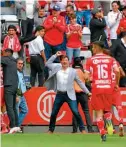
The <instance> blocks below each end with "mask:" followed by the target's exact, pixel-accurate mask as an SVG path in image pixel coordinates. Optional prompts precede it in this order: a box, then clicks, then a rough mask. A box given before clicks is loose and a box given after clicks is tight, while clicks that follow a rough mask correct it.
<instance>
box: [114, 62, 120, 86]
mask: <svg viewBox="0 0 126 147" xmlns="http://www.w3.org/2000/svg"><path fill="white" fill-rule="evenodd" d="M114 72H115V73H116V74H115V75H116V77H115V78H116V86H118V85H119V81H120V70H119V67H118V66H116V65H115V66H114Z"/></svg>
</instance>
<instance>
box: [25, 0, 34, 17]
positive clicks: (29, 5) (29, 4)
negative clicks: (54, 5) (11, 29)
mask: <svg viewBox="0 0 126 147" xmlns="http://www.w3.org/2000/svg"><path fill="white" fill-rule="evenodd" d="M33 14H34V0H26V16H27V18H30V19H33V17H34V15H33Z"/></svg>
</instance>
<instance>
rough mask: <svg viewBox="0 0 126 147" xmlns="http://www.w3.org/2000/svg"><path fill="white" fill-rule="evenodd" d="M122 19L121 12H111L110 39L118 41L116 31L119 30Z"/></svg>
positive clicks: (109, 19) (109, 22)
mask: <svg viewBox="0 0 126 147" xmlns="http://www.w3.org/2000/svg"><path fill="white" fill-rule="evenodd" d="M118 13H119V17H118V19H116V18H117V15H118ZM121 18H122V14H121V12H120V11H118V12H114V11H111V12H109V13H108V16H107V21H108V26H109V28H110V39H117V33H116V30H117V29H118V26H119V22H120V19H121Z"/></svg>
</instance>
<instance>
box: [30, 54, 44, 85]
mask: <svg viewBox="0 0 126 147" xmlns="http://www.w3.org/2000/svg"><path fill="white" fill-rule="evenodd" d="M30 67H31V75H30V83H31V86H35V80H36V75H37V74H38V83H39V86H43V84H44V60H43V58H42V57H41V56H40V55H35V56H31V60H30Z"/></svg>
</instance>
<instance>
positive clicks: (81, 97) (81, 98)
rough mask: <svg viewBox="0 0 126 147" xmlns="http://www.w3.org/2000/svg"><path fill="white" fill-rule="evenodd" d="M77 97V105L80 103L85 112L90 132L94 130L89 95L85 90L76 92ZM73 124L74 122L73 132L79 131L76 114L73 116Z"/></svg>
mask: <svg viewBox="0 0 126 147" xmlns="http://www.w3.org/2000/svg"><path fill="white" fill-rule="evenodd" d="M76 98H77V105H78V104H79V103H80V105H81V108H82V110H83V112H84V115H85V119H86V124H87V129H88V131H89V132H90V131H92V121H91V117H90V113H89V107H88V97H87V95H86V94H85V93H84V92H80V93H76ZM72 124H73V132H77V128H78V123H77V120H76V117H75V116H73V121H72Z"/></svg>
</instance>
